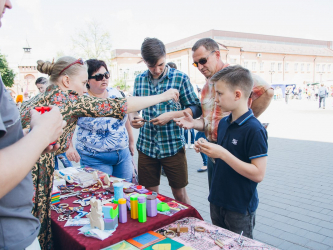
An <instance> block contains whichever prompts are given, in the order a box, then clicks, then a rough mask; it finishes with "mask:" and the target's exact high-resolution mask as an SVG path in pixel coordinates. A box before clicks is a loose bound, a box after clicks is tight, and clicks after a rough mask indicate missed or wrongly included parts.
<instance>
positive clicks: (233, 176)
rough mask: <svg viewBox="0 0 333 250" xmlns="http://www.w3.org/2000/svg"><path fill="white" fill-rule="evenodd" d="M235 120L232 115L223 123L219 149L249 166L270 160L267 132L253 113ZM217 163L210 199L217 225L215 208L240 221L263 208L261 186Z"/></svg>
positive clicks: (220, 126) (223, 120)
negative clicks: (258, 186)
mask: <svg viewBox="0 0 333 250" xmlns="http://www.w3.org/2000/svg"><path fill="white" fill-rule="evenodd" d="M231 120H232V114H230V115H229V116H227V117H225V118H223V119H222V120H221V121H220V123H219V126H218V138H217V143H218V145H220V146H222V147H224V148H225V149H227V150H228V151H229V152H230V153H231V154H233V155H234V156H235V157H237V158H238V159H240V160H241V161H243V162H246V163H251V160H252V159H255V158H259V157H265V156H267V150H268V144H267V131H266V129H265V128H264V127H263V126H262V125H261V123H260V122H259V121H258V120H257V118H255V117H254V115H253V112H252V110H251V109H249V110H248V111H247V112H246V113H245V114H243V115H242V116H241V117H239V118H238V119H237V120H236V121H234V122H232V123H231ZM215 162H216V167H215V169H214V173H213V179H212V186H211V190H210V194H209V197H208V200H209V202H210V203H211V217H212V221H213V224H214V220H216V218H214V219H213V217H214V216H215V217H216V214H214V211H213V212H212V207H213V208H219V209H220V210H221V208H222V209H224V210H226V211H232V212H234V213H235V214H239V216H240V217H242V215H244V216H245V215H249V214H253V213H254V212H255V211H256V209H257V207H258V204H259V198H258V192H257V185H258V183H256V182H254V181H252V180H250V179H248V178H246V177H244V176H242V175H241V174H239V173H237V172H236V171H235V170H234V169H233V168H232V167H230V166H229V165H228V164H227V163H226V162H224V161H223V160H221V159H215ZM213 210H214V209H213ZM240 228H241V225H240ZM229 230H231V229H229ZM232 231H233V230H232ZM236 231H237V230H236ZM242 231H243V230H242ZM237 233H240V232H237ZM251 233H252V232H251Z"/></svg>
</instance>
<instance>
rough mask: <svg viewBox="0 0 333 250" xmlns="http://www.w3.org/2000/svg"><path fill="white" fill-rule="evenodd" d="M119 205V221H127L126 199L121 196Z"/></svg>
mask: <svg viewBox="0 0 333 250" xmlns="http://www.w3.org/2000/svg"><path fill="white" fill-rule="evenodd" d="M118 206H119V222H120V223H126V222H127V209H126V199H124V198H120V199H119V200H118Z"/></svg>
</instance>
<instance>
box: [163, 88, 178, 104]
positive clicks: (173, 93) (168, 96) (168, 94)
mask: <svg viewBox="0 0 333 250" xmlns="http://www.w3.org/2000/svg"><path fill="white" fill-rule="evenodd" d="M162 95H163V97H164V98H165V100H164V101H169V100H172V99H173V100H174V101H175V102H178V99H179V92H178V90H177V89H168V90H167V91H165V92H164V93H163V94H162Z"/></svg>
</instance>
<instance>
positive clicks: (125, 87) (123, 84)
mask: <svg viewBox="0 0 333 250" xmlns="http://www.w3.org/2000/svg"><path fill="white" fill-rule="evenodd" d="M117 86H119V87H120V89H123V90H125V91H127V90H128V89H129V88H130V86H128V85H127V84H126V80H125V79H116V83H115V84H113V87H117Z"/></svg>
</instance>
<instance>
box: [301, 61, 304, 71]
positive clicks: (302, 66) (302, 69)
mask: <svg viewBox="0 0 333 250" xmlns="http://www.w3.org/2000/svg"><path fill="white" fill-rule="evenodd" d="M301 71H302V72H304V63H302V64H301Z"/></svg>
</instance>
